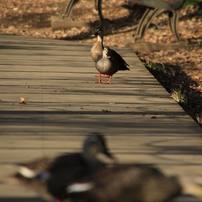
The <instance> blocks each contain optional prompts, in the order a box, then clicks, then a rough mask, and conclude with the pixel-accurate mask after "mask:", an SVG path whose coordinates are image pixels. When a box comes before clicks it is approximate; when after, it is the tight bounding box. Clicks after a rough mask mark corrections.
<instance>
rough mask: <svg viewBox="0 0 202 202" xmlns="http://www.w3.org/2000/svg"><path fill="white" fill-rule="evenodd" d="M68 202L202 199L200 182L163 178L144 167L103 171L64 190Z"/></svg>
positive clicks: (110, 168)
mask: <svg viewBox="0 0 202 202" xmlns="http://www.w3.org/2000/svg"><path fill="white" fill-rule="evenodd" d="M66 191H67V193H68V194H69V196H68V198H67V201H68V200H70V201H71V202H95V201H96V202H113V201H115V202H167V201H168V200H171V199H174V198H175V197H177V196H180V195H182V194H189V195H193V196H196V197H200V198H201V197H202V179H200V181H199V180H198V181H197V180H195V179H193V178H192V179H191V180H189V179H187V178H186V177H185V178H182V177H174V176H173V177H167V176H165V175H164V174H163V173H162V172H161V171H159V170H158V169H156V168H153V167H148V166H144V165H114V166H111V167H105V168H103V169H101V170H99V171H97V172H96V173H94V174H92V175H91V176H89V177H87V178H83V179H82V180H79V181H75V183H73V184H71V185H69V186H67V188H66Z"/></svg>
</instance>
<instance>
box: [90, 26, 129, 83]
mask: <svg viewBox="0 0 202 202" xmlns="http://www.w3.org/2000/svg"><path fill="white" fill-rule="evenodd" d="M94 36H96V37H97V41H96V43H95V44H94V45H93V47H92V48H91V57H92V59H93V60H94V61H95V66H96V69H97V70H98V72H99V79H98V83H102V82H101V77H102V75H105V76H104V77H106V75H107V76H108V77H109V81H108V82H107V83H108V84H110V83H111V79H112V75H113V74H115V73H116V72H117V71H119V70H130V69H129V68H128V67H127V66H129V65H128V64H127V63H126V61H125V60H124V59H123V58H122V57H121V56H120V55H119V54H118V53H117V52H116V51H114V50H112V49H110V48H108V47H106V48H104V46H103V32H102V29H101V27H98V28H96V30H95V34H94Z"/></svg>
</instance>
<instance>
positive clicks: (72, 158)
mask: <svg viewBox="0 0 202 202" xmlns="http://www.w3.org/2000/svg"><path fill="white" fill-rule="evenodd" d="M100 154H104V155H105V156H106V157H108V158H110V159H113V156H112V154H111V153H109V152H108V149H107V146H106V142H105V139H104V137H103V136H102V135H101V134H92V135H90V136H89V137H87V138H86V140H85V141H84V144H83V151H82V152H81V153H72V154H64V155H60V156H57V157H54V158H49V157H44V158H41V159H39V160H35V161H33V162H30V163H26V164H20V167H19V170H18V172H17V173H15V174H14V175H13V176H12V177H13V178H15V181H18V182H19V184H23V185H25V186H28V187H30V189H32V190H33V191H36V192H37V193H39V194H42V196H45V198H47V197H48V198H51V197H52V198H56V199H59V200H62V199H64V198H65V195H66V191H65V188H66V186H67V184H68V183H70V182H73V181H75V180H78V179H80V178H81V177H84V176H86V175H89V174H92V173H93V172H95V171H97V170H99V169H101V168H103V167H105V165H106V164H105V163H103V162H102V161H100V160H99V159H98V155H100ZM9 180H10V179H9ZM10 181H11V180H10Z"/></svg>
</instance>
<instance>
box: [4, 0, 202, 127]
mask: <svg viewBox="0 0 202 202" xmlns="http://www.w3.org/2000/svg"><path fill="white" fill-rule="evenodd" d="M0 2H1V4H0V20H1V24H0V34H15V35H23V36H32V37H40V38H54V39H64V40H75V41H78V42H80V43H91V44H92V43H94V41H95V39H92V38H91V34H92V33H93V28H95V27H96V26H98V25H100V21H99V16H98V12H97V10H96V9H95V5H94V1H92V0H82V1H80V2H79V3H78V4H77V5H76V6H75V8H74V10H73V12H72V16H71V18H72V20H74V21H79V20H83V21H85V22H90V23H91V25H92V27H91V28H88V27H82V28H75V27H73V28H71V29H68V30H56V31H52V29H51V16H53V15H60V14H62V13H64V10H65V6H66V5H67V2H68V1H64V0H24V1H21V0H1V1H0ZM123 5H124V0H117V1H116V0H111V1H110V0H105V1H103V4H102V9H103V16H104V18H107V19H108V20H109V23H108V25H106V26H105V27H104V31H105V38H104V45H106V46H118V47H124V46H125V42H126V40H127V41H131V42H132V41H133V37H132V34H133V33H134V31H135V30H136V28H137V25H138V22H139V20H140V18H141V16H142V14H143V12H144V9H145V8H144V7H141V6H134V7H133V9H128V8H125V7H123ZM167 18H168V17H167V15H166V14H162V15H160V16H159V17H158V18H157V19H155V21H154V24H155V26H151V28H149V29H148V30H147V32H146V34H145V36H144V41H145V42H152V43H174V42H176V40H175V37H174V36H173V34H172V33H171V31H170V29H169V26H168V20H167ZM179 33H180V38H181V39H182V40H184V41H185V40H189V41H190V40H192V41H194V42H195V43H196V44H197V46H196V47H194V48H180V49H178V50H166V51H162V50H161V51H159V52H153V53H148V52H142V51H141V50H140V51H138V52H139V53H138V56H139V58H140V59H141V60H142V61H143V62H144V63H145V64H146V66H147V68H148V69H149V71H151V73H152V74H153V75H154V76H155V77H156V78H157V79H158V80H159V82H160V83H161V84H162V85H163V86H164V87H165V88H166V89H167V91H168V92H169V93H171V96H172V97H173V98H174V99H175V100H176V101H177V102H178V103H179V104H180V105H181V106H182V107H183V108H184V109H185V111H186V112H187V113H188V114H190V116H192V118H193V119H194V120H195V121H196V122H198V123H199V125H202V11H201V10H200V9H198V7H197V6H195V7H189V8H183V9H182V10H181V14H180V20H179Z"/></svg>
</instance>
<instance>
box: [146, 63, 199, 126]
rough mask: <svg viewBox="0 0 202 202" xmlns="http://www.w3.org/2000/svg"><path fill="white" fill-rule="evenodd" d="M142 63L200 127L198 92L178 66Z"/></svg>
mask: <svg viewBox="0 0 202 202" xmlns="http://www.w3.org/2000/svg"><path fill="white" fill-rule="evenodd" d="M143 63H144V65H145V67H146V68H147V69H148V70H149V71H150V72H151V74H153V75H154V77H155V78H156V79H157V80H158V81H159V83H160V84H161V85H162V86H163V87H164V88H165V89H166V90H167V91H168V92H169V93H170V96H171V97H172V98H173V99H174V100H175V101H176V102H177V103H178V104H179V105H180V106H181V107H182V108H183V109H184V110H185V112H186V113H187V114H189V115H190V116H191V117H192V118H193V119H194V120H195V121H196V122H197V123H198V124H199V125H200V126H201V127H202V114H201V108H202V106H201V96H200V92H197V91H195V90H194V89H193V88H192V86H194V85H197V84H196V83H195V82H194V81H193V80H191V78H190V77H189V76H187V75H186V74H185V73H184V72H183V71H182V70H181V68H180V67H178V66H174V65H170V64H159V63H153V62H151V61H149V62H145V61H143Z"/></svg>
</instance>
